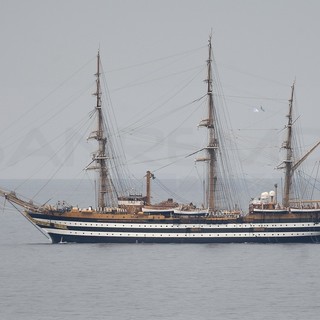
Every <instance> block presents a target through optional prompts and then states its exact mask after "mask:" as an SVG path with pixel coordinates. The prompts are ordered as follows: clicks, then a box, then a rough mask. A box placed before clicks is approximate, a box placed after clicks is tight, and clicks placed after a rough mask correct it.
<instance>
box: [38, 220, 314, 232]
mask: <svg viewBox="0 0 320 320" xmlns="http://www.w3.org/2000/svg"><path fill="white" fill-rule="evenodd" d="M33 220H34V221H38V222H40V223H41V222H45V223H54V224H58V225H63V226H70V227H85V228H88V227H90V228H128V229H130V228H135V229H139V228H141V229H146V228H152V229H154V228H158V229H159V228H163V229H165V228H174V229H185V228H205V229H210V228H211V229H219V228H220V229H233V228H236V229H246V228H308V227H316V226H319V227H320V224H319V223H314V222H303V223H291V222H290V223H220V224H214V223H213V224H203V223H202V224H201V223H198V224H182V223H181V224H169V223H167V224H158V223H152V224H151V223H109V222H108V223H107V222H79V221H65V220H51V219H39V218H33Z"/></svg>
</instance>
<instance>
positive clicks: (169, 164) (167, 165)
mask: <svg viewBox="0 0 320 320" xmlns="http://www.w3.org/2000/svg"><path fill="white" fill-rule="evenodd" d="M180 160H181V159H177V160H175V161H172V162H170V163H168V164H166V165H164V166H162V167H160V168H158V169H155V170H153V172H156V171H159V170H161V169H164V168H166V167H169V166H171V165H172V164H174V163H177V162H178V161H180Z"/></svg>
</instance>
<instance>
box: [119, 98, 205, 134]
mask: <svg viewBox="0 0 320 320" xmlns="http://www.w3.org/2000/svg"><path fill="white" fill-rule="evenodd" d="M205 96H206V94H205V95H204V96H202V97H200V98H198V99H195V100H193V101H191V102H188V103H185V104H183V105H181V106H178V107H176V108H175V109H173V110H170V112H165V113H164V114H162V115H159V116H157V117H155V118H154V120H153V119H151V120H148V121H147V120H146V121H145V122H144V123H142V124H141V125H140V126H138V127H136V128H133V129H130V128H129V127H126V128H124V129H122V130H121V131H120V133H121V134H126V133H129V134H132V133H133V132H134V131H137V130H139V129H141V128H142V127H143V126H144V128H147V127H148V126H151V125H154V124H155V123H157V122H159V121H162V120H163V119H165V118H166V117H172V115H173V114H174V113H176V112H178V111H180V110H182V109H184V108H186V107H188V106H190V105H192V104H194V103H195V102H199V101H200V100H201V99H203V98H204V97H205ZM126 129H127V130H126Z"/></svg>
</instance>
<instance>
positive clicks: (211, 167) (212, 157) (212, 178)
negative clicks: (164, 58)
mask: <svg viewBox="0 0 320 320" xmlns="http://www.w3.org/2000/svg"><path fill="white" fill-rule="evenodd" d="M208 49H209V57H208V60H207V73H208V75H207V79H206V83H207V96H208V118H207V119H205V120H202V121H201V123H200V124H199V126H203V127H206V128H207V130H208V144H207V147H205V149H206V152H207V157H206V158H201V159H197V160H198V161H207V163H208V177H207V179H208V185H207V188H208V189H207V190H208V194H207V202H208V203H207V207H208V210H209V212H214V211H215V209H216V204H215V189H216V180H217V177H216V162H217V155H216V153H217V149H218V140H217V135H216V131H215V126H214V122H215V119H214V115H215V111H214V102H213V93H212V45H211V36H210V37H209V43H208Z"/></svg>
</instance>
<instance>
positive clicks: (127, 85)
mask: <svg viewBox="0 0 320 320" xmlns="http://www.w3.org/2000/svg"><path fill="white" fill-rule="evenodd" d="M199 67H200V66H197V67H193V68H188V69H186V70H183V71H180V72H174V73H171V74H168V75H165V76H162V77H158V78H154V79H149V80H145V81H141V82H136V80H134V81H132V82H131V83H128V84H126V85H123V86H121V87H118V88H115V89H113V90H112V91H113V92H116V91H120V90H124V89H127V88H132V87H137V86H140V85H142V84H145V83H150V82H154V81H159V80H163V79H167V78H170V77H172V76H176V75H180V74H183V73H187V72H189V71H191V70H198V69H199ZM201 67H202V65H201ZM162 69H163V68H161V69H160V70H162ZM156 71H158V70H156ZM156 71H154V72H156ZM154 72H152V73H154ZM145 77H147V76H145ZM145 77H142V79H143V78H145Z"/></svg>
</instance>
